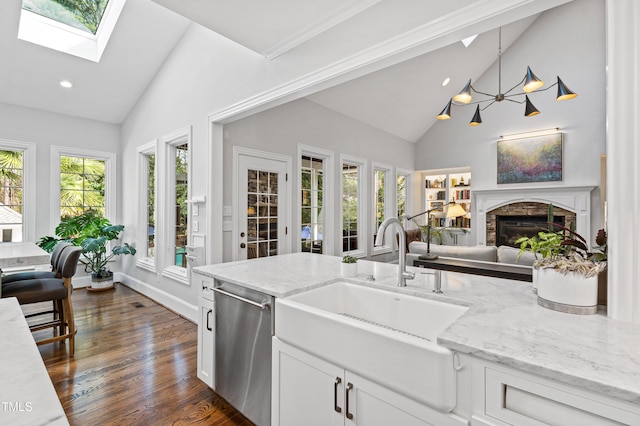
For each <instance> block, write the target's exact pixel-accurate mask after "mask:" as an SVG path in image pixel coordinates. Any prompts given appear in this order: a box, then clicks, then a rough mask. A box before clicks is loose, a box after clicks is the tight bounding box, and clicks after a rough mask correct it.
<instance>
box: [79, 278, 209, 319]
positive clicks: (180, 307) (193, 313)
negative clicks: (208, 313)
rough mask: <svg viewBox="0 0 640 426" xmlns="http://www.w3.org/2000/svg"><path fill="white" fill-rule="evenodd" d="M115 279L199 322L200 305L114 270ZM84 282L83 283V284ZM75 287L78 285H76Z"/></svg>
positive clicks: (88, 280) (182, 315) (184, 316)
mask: <svg viewBox="0 0 640 426" xmlns="http://www.w3.org/2000/svg"><path fill="white" fill-rule="evenodd" d="M113 279H114V281H119V282H120V283H122V284H124V285H126V286H127V287H129V288H130V289H132V290H135V291H137V292H138V293H140V294H142V295H144V296H146V297H148V298H149V299H151V300H153V301H154V302H157V303H159V304H161V305H162V306H164V307H165V308H167V309H169V310H171V311H173V312H175V313H176V314H178V315H180V316H181V317H183V318H185V319H187V320H189V321H191V322H193V323H195V324H197V323H198V306H196V305H192V304H190V303H187V302H185V301H184V300H182V299H180V298H178V297H176V296H174V295H173V294H169V293H167V292H166V291H163V290H160V289H157V288H155V287H153V286H150V285H149V284H147V283H145V282H143V281H140V280H138V279H136V278H133V277H131V276H129V275H127V274H124V273H122V272H114V274H113ZM74 281H75V279H74ZM90 281H91V279H90V278H89V279H87V285H88V283H89V282H90ZM82 284H83V283H81V285H82ZM74 287H77V286H75V285H74Z"/></svg>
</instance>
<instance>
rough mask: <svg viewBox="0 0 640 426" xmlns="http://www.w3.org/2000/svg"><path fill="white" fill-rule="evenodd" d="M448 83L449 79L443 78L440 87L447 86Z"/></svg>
mask: <svg viewBox="0 0 640 426" xmlns="http://www.w3.org/2000/svg"><path fill="white" fill-rule="evenodd" d="M450 81H451V79H450V78H449V77H447V78H445V79H444V81H443V82H442V87H444V86H446V85H447V84H449V82H450Z"/></svg>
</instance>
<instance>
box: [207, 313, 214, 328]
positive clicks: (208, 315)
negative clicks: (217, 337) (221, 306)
mask: <svg viewBox="0 0 640 426" xmlns="http://www.w3.org/2000/svg"><path fill="white" fill-rule="evenodd" d="M212 313H213V309H209V312H207V330H209V331H213V328H211V324H209V318H211V314H212Z"/></svg>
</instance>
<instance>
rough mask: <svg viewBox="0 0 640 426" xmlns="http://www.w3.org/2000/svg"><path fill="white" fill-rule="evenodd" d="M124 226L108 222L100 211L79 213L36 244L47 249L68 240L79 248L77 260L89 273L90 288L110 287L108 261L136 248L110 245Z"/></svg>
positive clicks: (133, 251) (61, 223)
mask: <svg viewBox="0 0 640 426" xmlns="http://www.w3.org/2000/svg"><path fill="white" fill-rule="evenodd" d="M123 230H124V225H112V224H111V222H109V220H108V219H106V218H104V217H102V216H101V215H100V214H98V213H96V212H93V211H88V212H86V213H83V214H81V215H79V216H75V217H72V218H69V219H65V220H63V221H62V222H60V224H59V225H58V226H57V227H56V236H55V237H52V236H45V237H42V238H40V240H39V241H38V243H37V244H38V245H39V246H40V247H42V248H43V249H44V250H46V251H49V252H51V251H52V250H53V247H55V245H56V244H57V243H58V242H59V241H69V242H72V243H73V244H75V245H77V246H80V247H82V256H81V258H80V262H82V263H83V264H84V265H85V268H84V269H85V272H90V273H91V287H90V289H94V290H102V289H110V288H113V272H112V271H111V270H109V268H108V266H107V265H108V262H109V261H110V260H111V259H113V258H114V257H115V256H120V255H127V254H131V255H134V254H136V249H135V248H134V247H132V246H130V245H129V244H128V243H124V244H123V245H118V246H113V247H111V251H108V250H107V245H108V243H109V241H114V240H117V239H119V238H120V233H121V232H122V231H123Z"/></svg>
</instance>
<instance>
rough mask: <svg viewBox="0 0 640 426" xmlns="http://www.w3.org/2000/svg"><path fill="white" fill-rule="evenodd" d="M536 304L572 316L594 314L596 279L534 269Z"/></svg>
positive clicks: (596, 289) (549, 269)
mask: <svg viewBox="0 0 640 426" xmlns="http://www.w3.org/2000/svg"><path fill="white" fill-rule="evenodd" d="M533 273H534V276H533V281H534V283H536V285H537V288H538V303H539V304H540V305H542V306H544V307H545V308H549V309H553V310H556V311H561V312H568V313H573V314H594V313H596V311H597V305H598V277H597V276H595V277H590V278H585V277H584V276H583V275H580V274H577V273H574V272H570V273H568V274H562V273H560V272H557V271H556V270H554V269H552V268H534V270H533Z"/></svg>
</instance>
